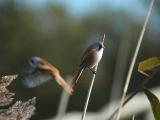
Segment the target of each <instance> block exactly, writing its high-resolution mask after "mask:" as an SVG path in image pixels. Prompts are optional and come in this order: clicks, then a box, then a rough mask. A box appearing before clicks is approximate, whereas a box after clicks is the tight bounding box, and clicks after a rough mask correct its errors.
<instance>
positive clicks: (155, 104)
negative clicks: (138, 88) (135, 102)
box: [144, 88, 160, 120]
mask: <svg viewBox="0 0 160 120" xmlns="http://www.w3.org/2000/svg"><path fill="white" fill-rule="evenodd" d="M144 93H145V94H146V96H147V98H148V100H149V102H150V104H151V107H152V111H153V114H154V117H155V120H159V119H160V102H159V99H158V98H157V96H155V95H154V94H153V93H152V92H150V91H149V90H148V89H147V88H144Z"/></svg>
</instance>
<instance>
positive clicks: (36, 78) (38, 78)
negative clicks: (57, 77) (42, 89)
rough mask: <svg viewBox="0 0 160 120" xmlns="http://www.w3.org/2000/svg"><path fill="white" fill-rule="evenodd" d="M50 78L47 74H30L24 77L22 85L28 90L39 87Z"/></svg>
mask: <svg viewBox="0 0 160 120" xmlns="http://www.w3.org/2000/svg"><path fill="white" fill-rule="evenodd" d="M51 78H52V76H51V75H50V74H48V73H42V72H40V71H39V72H35V71H33V72H30V73H28V75H27V76H26V77H25V79H24V81H23V83H24V85H26V86H27V87H29V88H33V87H36V86H39V85H41V84H43V83H45V82H47V81H48V80H50V79H51Z"/></svg>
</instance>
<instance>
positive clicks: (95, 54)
mask: <svg viewBox="0 0 160 120" xmlns="http://www.w3.org/2000/svg"><path fill="white" fill-rule="evenodd" d="M103 48H104V45H103V43H102V42H97V43H94V44H92V45H91V46H89V47H88V48H87V49H86V51H85V52H84V54H83V55H82V60H81V64H80V66H79V70H78V72H77V73H76V74H75V76H74V77H73V81H72V88H74V87H75V85H76V84H77V82H78V80H79V78H80V76H81V75H82V72H83V70H84V69H85V68H87V67H88V68H90V69H92V68H93V67H95V66H96V65H97V64H98V62H99V61H100V60H101V57H102V54H103Z"/></svg>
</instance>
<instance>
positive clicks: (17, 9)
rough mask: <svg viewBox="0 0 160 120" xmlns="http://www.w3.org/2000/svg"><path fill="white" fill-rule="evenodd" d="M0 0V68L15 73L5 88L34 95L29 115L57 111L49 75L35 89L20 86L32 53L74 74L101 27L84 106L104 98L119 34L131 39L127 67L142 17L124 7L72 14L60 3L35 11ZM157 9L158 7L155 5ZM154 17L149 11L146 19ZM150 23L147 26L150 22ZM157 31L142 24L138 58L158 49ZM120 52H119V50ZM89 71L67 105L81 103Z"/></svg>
mask: <svg viewBox="0 0 160 120" xmlns="http://www.w3.org/2000/svg"><path fill="white" fill-rule="evenodd" d="M2 1H3V2H1V3H0V36H1V38H0V56H1V57H0V58H1V59H0V74H1V75H4V74H14V73H16V74H19V75H20V76H19V79H18V80H16V81H14V82H13V84H12V85H11V86H10V89H12V91H14V92H16V99H19V98H21V99H24V100H26V99H28V98H30V97H33V96H36V97H37V104H36V108H37V110H36V115H35V116H34V117H33V119H37V120H40V119H43V118H48V117H51V116H53V115H55V114H56V111H57V107H58V103H59V98H60V94H61V88H60V87H59V86H58V85H57V84H56V82H55V81H54V80H51V81H50V82H48V83H46V84H44V85H42V86H40V87H37V88H34V89H28V88H25V87H24V86H23V84H22V83H21V80H22V79H23V76H24V75H25V71H26V70H28V66H29V65H28V63H27V60H28V59H29V58H30V57H32V56H39V57H42V58H45V59H47V60H48V61H50V63H53V64H54V65H55V66H56V67H57V68H59V69H60V70H61V73H62V75H63V76H64V77H67V76H70V75H73V74H74V73H75V72H76V70H77V69H78V65H79V62H80V57H81V55H82V53H83V50H84V48H86V47H87V46H88V44H90V43H92V42H93V41H97V40H100V39H102V37H103V33H106V35H107V36H106V38H107V39H106V41H105V42H106V43H105V44H106V46H107V48H106V49H105V51H104V57H103V59H102V61H101V64H100V66H99V68H98V72H97V76H96V78H97V79H96V81H95V86H94V90H93V94H92V98H91V103H90V106H89V110H98V109H99V108H101V107H102V106H103V105H104V104H105V103H106V102H107V101H108V100H109V97H108V96H109V94H110V90H111V84H112V78H113V72H114V67H115V61H116V58H117V54H118V50H119V47H120V46H119V44H120V43H121V41H122V40H123V39H127V40H128V41H129V43H130V49H129V56H128V57H127V58H128V60H127V63H126V64H127V67H126V71H127V69H128V65H129V62H130V60H131V58H132V55H133V54H132V53H133V51H134V48H135V45H136V42H137V40H138V36H139V34H140V31H141V27H142V22H141V21H137V20H135V19H133V17H132V16H131V15H129V14H127V13H126V12H124V11H112V10H110V9H109V8H100V9H99V10H97V11H96V12H95V11H94V12H93V13H91V14H89V15H86V16H83V17H81V18H79V19H75V18H74V17H72V16H71V15H70V14H69V13H68V12H67V10H66V8H65V7H63V6H59V5H54V4H48V5H47V6H46V7H45V8H43V9H41V10H39V11H34V10H31V9H29V8H28V7H27V6H25V5H23V4H19V3H18V1H15V0H2ZM156 10H157V13H158V11H159V9H155V11H156ZM77 14H78V13H77ZM135 14H136V13H135ZM158 15H159V14H158ZM153 20H154V18H153V16H152V18H151V21H153ZM149 26H152V23H150V24H149ZM156 35H157V34H156V33H155V31H153V30H152V29H151V28H149V27H148V28H147V31H146V33H145V37H144V41H143V45H142V48H141V51H140V54H139V57H138V60H137V61H139V60H142V59H144V58H147V57H148V56H158V55H159V51H158V50H157V48H158V47H159V44H160V41H159V37H158V36H156ZM122 48H123V49H125V48H127V46H125V44H124V45H123V47H122ZM121 57H122V58H123V54H122V55H121ZM137 63H139V62H137ZM135 67H137V66H135ZM126 71H125V72H126ZM90 77H91V73H90V71H89V70H86V72H85V74H83V76H82V78H81V80H80V82H79V84H78V85H77V88H76V91H75V94H74V95H73V96H72V97H71V100H70V103H69V108H68V110H82V109H83V105H84V100H85V97H86V92H87V89H88V85H89V83H90V80H89V78H90ZM141 77H143V76H140V75H139V74H138V72H137V71H136V70H135V72H134V74H133V81H132V82H131V86H130V91H132V90H133V89H134V88H135V87H136V85H137V84H139V83H140V82H141V81H138V79H141ZM134 79H136V80H137V81H134ZM155 79H156V78H155ZM155 81H156V80H155ZM121 82H122V83H123V81H121ZM157 82H158V81H157ZM157 82H156V84H157ZM158 83H159V82H158ZM153 86H154V83H153Z"/></svg>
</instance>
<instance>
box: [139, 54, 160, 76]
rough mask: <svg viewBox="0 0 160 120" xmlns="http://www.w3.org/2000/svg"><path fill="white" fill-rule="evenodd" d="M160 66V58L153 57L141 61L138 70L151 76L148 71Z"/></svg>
mask: <svg viewBox="0 0 160 120" xmlns="http://www.w3.org/2000/svg"><path fill="white" fill-rule="evenodd" d="M158 67H160V58H159V57H151V58H148V59H146V60H143V61H141V62H140V63H139V66H138V72H140V73H142V74H144V75H146V76H149V75H148V74H147V73H146V72H147V71H152V70H154V69H156V68H158Z"/></svg>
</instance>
